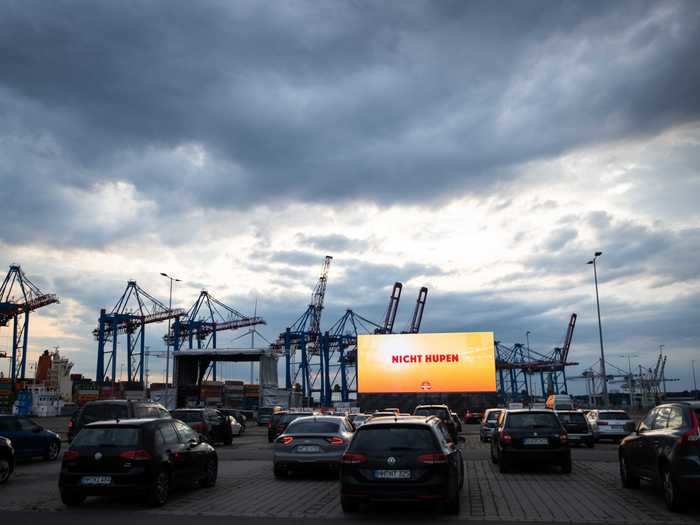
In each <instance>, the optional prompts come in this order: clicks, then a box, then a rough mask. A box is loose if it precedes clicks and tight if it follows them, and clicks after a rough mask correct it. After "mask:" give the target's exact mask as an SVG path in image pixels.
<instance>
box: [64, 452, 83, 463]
mask: <svg viewBox="0 0 700 525" xmlns="http://www.w3.org/2000/svg"><path fill="white" fill-rule="evenodd" d="M79 457H80V453H79V452H78V451H77V450H66V451H65V452H64V453H63V459H64V461H74V460H76V459H78V458H79Z"/></svg>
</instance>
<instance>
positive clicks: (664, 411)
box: [618, 401, 700, 511]
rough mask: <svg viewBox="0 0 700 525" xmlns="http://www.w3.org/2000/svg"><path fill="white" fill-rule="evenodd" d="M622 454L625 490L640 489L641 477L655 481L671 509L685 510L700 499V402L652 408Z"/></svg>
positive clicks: (622, 445)
mask: <svg viewBox="0 0 700 525" xmlns="http://www.w3.org/2000/svg"><path fill="white" fill-rule="evenodd" d="M630 426H631V425H630ZM618 453H619V461H620V477H621V478H622V485H623V486H624V487H625V488H637V487H639V480H640V478H643V479H645V480H650V481H653V482H655V483H656V484H657V485H660V486H662V487H663V491H664V499H665V501H666V506H667V507H668V508H669V509H670V510H672V511H681V510H684V509H685V506H686V505H687V503H688V501H689V500H690V499H691V498H693V497H695V499H697V497H698V496H700V482H699V480H700V401H690V402H684V403H669V404H666V405H660V406H658V407H656V408H654V409H652V410H651V411H650V412H649V413H648V414H647V415H646V416H645V417H644V419H642V421H641V422H640V423H639V425H637V427H636V429H635V430H634V432H633V433H632V434H630V435H629V436H627V437H626V438H624V439H623V440H622V443H621V444H620V447H619V449H618Z"/></svg>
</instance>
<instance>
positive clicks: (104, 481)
mask: <svg viewBox="0 0 700 525" xmlns="http://www.w3.org/2000/svg"><path fill="white" fill-rule="evenodd" d="M110 483H112V476H83V477H82V478H81V479H80V484H81V485H109V484H110Z"/></svg>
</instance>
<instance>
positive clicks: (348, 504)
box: [340, 496, 360, 514]
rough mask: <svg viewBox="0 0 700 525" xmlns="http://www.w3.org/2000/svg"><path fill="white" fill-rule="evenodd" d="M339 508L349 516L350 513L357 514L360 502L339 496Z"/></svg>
mask: <svg viewBox="0 0 700 525" xmlns="http://www.w3.org/2000/svg"><path fill="white" fill-rule="evenodd" d="M340 508H342V509H343V512H345V513H347V514H350V513H352V512H357V511H358V510H360V502H359V501H357V500H355V499H349V498H346V497H345V496H340Z"/></svg>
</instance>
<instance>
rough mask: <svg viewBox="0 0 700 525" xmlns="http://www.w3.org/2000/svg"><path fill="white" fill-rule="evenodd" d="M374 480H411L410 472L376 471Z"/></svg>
mask: <svg viewBox="0 0 700 525" xmlns="http://www.w3.org/2000/svg"><path fill="white" fill-rule="evenodd" d="M374 479H411V471H410V470H375V471H374Z"/></svg>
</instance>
